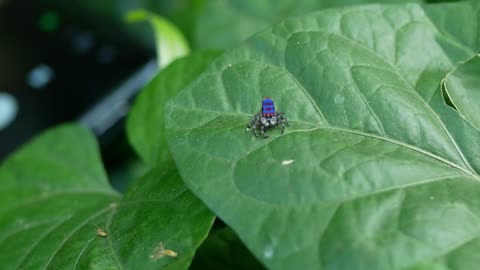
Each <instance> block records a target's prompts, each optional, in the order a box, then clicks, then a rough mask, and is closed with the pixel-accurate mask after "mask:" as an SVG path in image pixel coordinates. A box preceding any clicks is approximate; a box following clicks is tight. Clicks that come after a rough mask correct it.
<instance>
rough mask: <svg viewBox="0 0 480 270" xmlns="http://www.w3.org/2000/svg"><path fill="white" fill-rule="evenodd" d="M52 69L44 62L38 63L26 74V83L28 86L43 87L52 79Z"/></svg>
mask: <svg viewBox="0 0 480 270" xmlns="http://www.w3.org/2000/svg"><path fill="white" fill-rule="evenodd" d="M53 75H54V72H53V69H52V68H50V67H49V66H47V65H45V64H40V65H38V66H36V67H35V68H34V69H32V70H31V71H30V72H29V73H28V75H27V83H28V85H29V86H30V87H32V88H35V89H40V88H43V87H45V86H46V85H47V84H48V83H49V82H50V81H51V80H52V79H53Z"/></svg>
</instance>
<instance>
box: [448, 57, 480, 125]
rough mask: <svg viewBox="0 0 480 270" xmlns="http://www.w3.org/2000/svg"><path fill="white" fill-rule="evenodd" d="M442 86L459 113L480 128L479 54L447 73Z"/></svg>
mask: <svg viewBox="0 0 480 270" xmlns="http://www.w3.org/2000/svg"><path fill="white" fill-rule="evenodd" d="M444 86H445V90H446V92H447V94H448V96H449V97H450V100H451V101H452V102H453V105H454V106H455V107H456V108H457V109H458V110H459V111H460V113H461V115H462V116H463V117H465V119H466V120H467V121H468V122H469V123H471V125H472V126H474V127H476V128H477V129H478V130H480V56H479V55H475V57H473V58H471V59H469V60H468V61H466V62H465V63H461V64H460V65H459V66H458V67H457V68H456V69H454V70H453V71H452V72H451V73H449V74H448V75H447V77H446V79H445V82H444Z"/></svg>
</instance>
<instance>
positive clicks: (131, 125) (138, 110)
mask: <svg viewBox="0 0 480 270" xmlns="http://www.w3.org/2000/svg"><path fill="white" fill-rule="evenodd" d="M219 54H220V53H219V52H197V53H193V54H191V55H189V56H186V57H184V58H181V59H178V60H176V61H175V62H173V63H172V64H171V65H169V66H168V67H167V68H165V69H164V70H162V71H161V72H160V73H159V74H158V75H157V76H155V77H154V78H153V79H152V80H151V81H150V82H149V83H148V84H147V86H145V88H144V89H143V91H142V92H141V93H140V94H139V96H138V97H137V99H136V100H135V104H134V105H133V107H132V109H131V112H130V114H129V115H128V119H127V130H128V138H129V140H130V143H131V144H132V146H133V147H134V148H135V150H136V151H137V153H138V154H139V155H140V156H141V157H142V159H143V160H144V161H145V162H146V163H147V164H149V165H150V166H152V167H154V166H156V164H158V163H159V162H162V161H165V160H171V156H170V152H169V151H168V147H167V140H166V136H165V124H164V123H165V121H164V113H163V108H164V106H165V104H166V102H167V101H168V100H169V99H170V98H172V97H174V96H175V95H176V94H177V93H178V92H179V91H180V90H181V89H183V88H184V87H186V86H187V85H188V84H190V83H191V82H192V81H193V80H194V79H195V78H196V77H197V76H198V75H199V74H200V73H202V72H203V71H204V70H205V68H206V67H207V66H208V65H209V64H210V63H211V62H212V61H213V59H215V58H216V57H217V56H218V55H219Z"/></svg>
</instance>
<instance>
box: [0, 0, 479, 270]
mask: <svg viewBox="0 0 480 270" xmlns="http://www.w3.org/2000/svg"><path fill="white" fill-rule="evenodd" d="M353 2H355V3H357V4H358V3H360V2H362V1H346V0H345V1H304V2H302V3H301V4H298V3H297V2H295V5H293V4H292V3H293V2H292V1H286V0H282V1H277V2H275V3H276V4H275V5H273V4H272V3H271V2H270V1H267V2H262V3H260V2H259V1H233V0H232V1H223V2H222V1H211V2H208V3H205V4H206V7H205V9H204V11H207V13H209V14H216V16H211V18H209V17H206V16H205V15H201V16H200V17H199V18H201V19H200V21H199V24H198V25H199V26H198V27H199V28H198V29H203V30H201V31H200V32H199V33H202V31H203V34H202V35H200V36H201V37H202V38H205V39H202V40H200V39H197V42H199V43H197V46H200V47H212V46H214V47H218V48H225V47H231V46H232V45H236V46H237V47H236V48H234V49H230V50H228V51H227V52H225V53H224V54H222V55H221V54H220V53H219V52H195V53H193V54H191V55H189V56H186V57H183V58H181V59H178V60H176V61H174V62H173V63H171V64H170V65H169V66H168V67H166V68H165V69H164V70H162V71H161V72H160V73H159V74H158V75H157V76H156V77H155V78H153V79H152V81H151V82H150V83H149V84H148V85H146V86H145V89H144V90H143V91H142V93H141V94H140V95H139V97H138V98H137V100H136V102H135V104H134V106H133V108H132V110H131V112H130V115H129V117H128V121H127V132H128V138H129V141H130V143H131V144H132V146H133V148H134V149H135V151H136V152H137V153H138V155H139V156H140V158H141V159H142V161H143V162H144V163H145V166H146V167H147V168H148V172H147V173H146V174H145V175H144V176H143V177H141V178H139V179H137V180H136V181H134V182H133V183H132V185H131V186H130V187H129V188H128V190H127V192H126V193H125V194H123V195H122V194H118V193H117V192H115V191H114V190H113V189H112V188H111V186H110V185H109V183H108V179H107V176H106V173H105V172H104V169H103V168H102V165H101V164H102V163H101V160H100V157H99V153H98V149H97V148H98V147H97V145H96V142H95V139H94V138H93V137H92V135H91V134H90V132H89V131H87V130H85V129H84V128H82V127H78V126H76V125H63V126H60V127H57V128H54V129H52V130H49V131H47V132H45V133H43V134H41V135H39V136H37V137H36V138H34V139H33V140H32V142H30V143H29V144H27V145H25V146H24V147H22V148H21V149H19V150H18V151H17V152H16V153H14V154H13V155H12V156H11V157H9V158H8V159H7V160H5V161H4V162H3V164H2V165H1V167H0V181H1V182H2V186H1V187H0V193H1V194H2V196H0V265H2V268H5V269H19V268H21V269H67V268H68V269H72V268H73V269H186V268H188V267H189V266H190V264H191V263H192V259H193V258H194V257H195V259H194V261H193V264H192V266H191V267H192V269H204V268H209V269H245V268H249V269H261V268H263V267H267V268H268V269H368V270H375V269H379V270H384V269H405V270H410V269H412V270H413V269H475V268H476V267H477V265H478V263H479V262H480V258H479V257H478V255H477V252H476V251H477V250H478V248H479V247H480V241H479V236H480V235H479V232H480V230H479V226H478V224H479V221H480V203H479V202H480V201H479V199H478V198H480V185H479V184H478V181H480V175H479V172H480V118H479V115H480V114H479V109H480V108H479V106H478V104H480V94H478V91H479V90H480V89H479V87H478V85H479V82H480V77H479V75H478V74H479V71H480V60H479V59H480V57H479V56H478V55H477V52H478V51H479V49H480V48H479V47H480V38H479V37H480V35H479V32H478V31H479V30H478V28H477V27H476V25H475V24H474V23H472V22H476V21H479V17H478V16H479V15H478V14H480V13H479V11H480V4H479V3H476V2H462V3H455V4H437V5H418V4H399V5H380V4H378V5H359V6H349V7H341V8H335V9H327V10H321V11H319V12H315V13H308V14H306V12H307V11H310V10H312V9H320V8H324V7H330V6H332V5H343V4H350V3H353ZM396 2H401V1H396ZM219 7H223V8H225V10H227V11H226V12H225V16H223V15H222V14H219V13H218V11H215V10H217V8H219ZM269 7H272V8H271V9H269ZM239 11H241V12H239ZM137 15H138V14H137ZM143 15H148V13H147V14H145V13H144V14H143ZM290 15H301V16H297V17H291V18H289V19H286V20H284V18H285V17H290ZM148 16H150V15H148ZM148 16H146V17H148ZM144 17H145V16H144ZM146 17H145V18H146ZM251 18H252V19H251ZM253 18H254V19H253ZM259 18H260V19H259ZM250 19H251V20H250ZM239 20H240V21H248V22H249V24H246V27H245V28H242V29H237V28H235V27H236V26H232V24H230V23H229V22H237V21H239ZM207 21H208V22H207ZM271 23H275V25H274V26H272V27H270V28H267V29H265V30H263V31H262V32H260V33H258V34H255V35H253V36H252V37H250V38H249V39H248V40H247V41H245V42H243V43H242V44H240V45H238V44H237V42H239V41H240V40H243V39H244V38H246V37H247V36H249V35H250V34H251V33H252V32H255V31H257V30H259V27H262V28H263V27H264V26H267V25H270V24H271ZM207 25H211V26H212V27H207ZM222 27H223V29H222ZM207 29H209V31H207ZM218 29H220V30H218ZM217 30H218V31H217ZM229 31H230V32H229ZM197 37H199V36H197ZM202 42H204V43H202ZM201 43H202V44H204V45H201ZM217 45H218V46H217ZM267 95H268V96H272V97H273V99H274V100H275V104H276V107H277V109H279V110H282V111H285V112H286V115H287V117H289V121H290V123H291V125H290V127H289V128H288V129H287V130H286V133H285V134H284V135H280V134H279V130H278V129H276V130H272V131H270V132H269V134H270V135H271V138H269V139H260V138H255V137H253V136H252V135H251V134H250V133H249V132H247V131H246V130H245V127H246V124H247V123H248V120H249V119H250V118H251V116H252V115H253V114H254V113H256V112H257V111H258V109H259V107H260V102H261V99H262V97H263V96H267ZM446 101H447V102H448V104H449V105H450V106H449V105H446ZM285 161H288V162H285ZM184 183H185V184H186V185H185V184H184ZM207 207H208V208H207ZM212 212H213V214H212ZM214 216H217V217H218V218H219V219H221V220H223V221H224V222H225V223H226V225H227V227H226V228H221V229H218V228H216V229H214V230H211V232H209V231H210V229H211V227H212V223H213V221H214ZM205 239H206V240H205ZM204 240H205V241H204ZM202 242H203V244H202ZM201 244H202V245H201ZM200 245H201V247H200V248H199V251H198V252H197V254H195V251H196V250H197V248H198V247H199V246H200ZM252 253H253V255H254V256H255V258H256V259H255V258H254V257H252V255H251V254H252ZM257 259H258V261H257ZM259 262H260V263H261V264H260V263H259ZM262 265H263V266H262Z"/></svg>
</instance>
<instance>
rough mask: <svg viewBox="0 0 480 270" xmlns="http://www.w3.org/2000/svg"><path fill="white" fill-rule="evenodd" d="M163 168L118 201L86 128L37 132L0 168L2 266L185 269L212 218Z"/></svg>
mask: <svg viewBox="0 0 480 270" xmlns="http://www.w3.org/2000/svg"><path fill="white" fill-rule="evenodd" d="M158 165H159V166H158V167H157V168H156V169H154V170H152V171H151V172H150V173H149V174H148V175H146V176H145V177H143V178H142V179H139V180H138V181H137V182H136V183H135V185H134V186H133V187H132V188H130V189H129V191H128V192H127V194H126V195H125V196H124V197H123V198H121V196H120V195H119V194H117V193H116V192H115V191H113V190H112V189H111V187H110V186H109V184H108V181H107V179H106V175H105V172H104V170H103V168H102V166H101V161H100V158H99V155H98V150H97V146H96V143H95V140H94V138H93V136H92V135H91V134H90V133H89V132H87V131H86V130H85V129H83V128H80V127H77V126H63V127H59V128H56V129H53V130H51V131H49V132H47V133H45V134H43V135H41V136H39V137H37V138H36V139H35V140H34V141H33V142H31V143H30V144H28V145H27V146H25V147H24V148H23V149H21V150H20V151H18V152H17V153H15V154H14V155H13V156H12V157H10V158H9V159H8V160H6V161H5V163H4V164H3V165H2V166H1V167H0V181H1V188H0V193H1V194H2V196H1V197H0V265H1V266H2V269H185V268H187V267H188V265H189V264H190V261H191V259H192V258H193V254H194V252H195V249H196V248H197V247H198V246H199V245H200V243H201V241H202V240H203V239H204V238H205V237H206V234H207V233H208V230H209V228H210V226H211V224H212V221H213V216H212V214H211V213H210V211H209V210H208V209H206V208H205V207H204V206H203V204H202V203H201V202H200V201H199V200H198V199H197V198H196V197H194V196H193V195H192V194H191V193H190V192H189V191H188V190H187V189H186V187H185V185H184V184H183V183H182V181H181V179H180V177H179V176H178V173H177V171H176V170H175V167H174V166H173V165H172V164H168V163H163V164H158ZM165 250H171V251H174V252H176V254H177V256H176V257H172V256H167V255H165V254H164V253H165Z"/></svg>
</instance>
